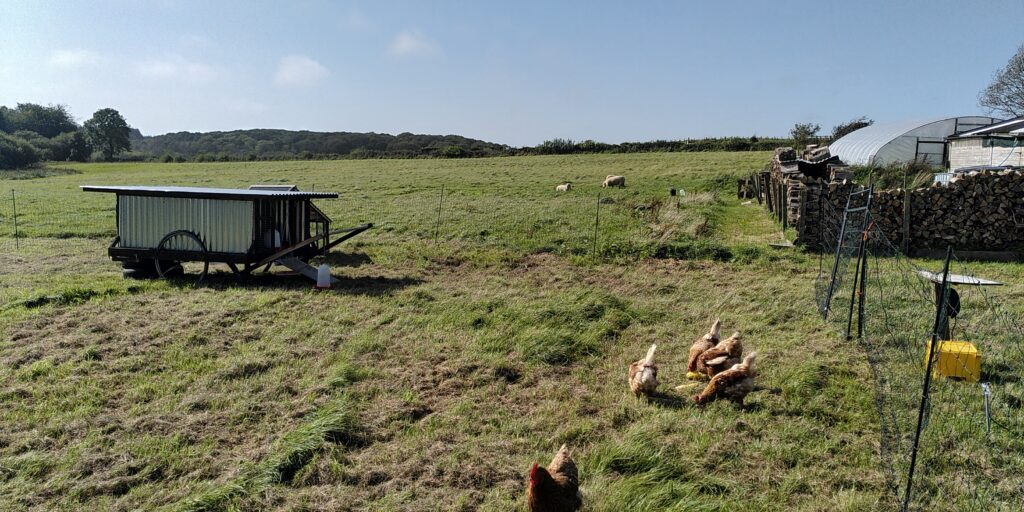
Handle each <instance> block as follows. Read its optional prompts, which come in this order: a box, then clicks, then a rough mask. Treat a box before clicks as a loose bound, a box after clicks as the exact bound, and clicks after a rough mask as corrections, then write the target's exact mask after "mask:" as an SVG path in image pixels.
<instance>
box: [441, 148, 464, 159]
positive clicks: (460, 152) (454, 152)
mask: <svg viewBox="0 0 1024 512" xmlns="http://www.w3.org/2000/svg"><path fill="white" fill-rule="evenodd" d="M441 156H443V157H445V158H465V157H466V156H468V153H467V152H466V150H465V149H462V148H461V147H459V146H445V147H444V148H443V149H442V150H441Z"/></svg>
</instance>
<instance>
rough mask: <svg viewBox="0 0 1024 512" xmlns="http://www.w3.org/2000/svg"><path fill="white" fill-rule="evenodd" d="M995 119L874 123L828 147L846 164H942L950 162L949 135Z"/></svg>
mask: <svg viewBox="0 0 1024 512" xmlns="http://www.w3.org/2000/svg"><path fill="white" fill-rule="evenodd" d="M996 121H997V119H993V118H991V117H983V116H964V117H950V118H945V119H934V120H931V121H906V122H900V123H875V124H873V125H871V126H867V127H865V128H861V129H859V130H857V131H855V132H852V133H850V134H848V135H846V136H845V137H841V138H840V139H838V140H836V141H834V142H832V144H829V146H828V149H829V152H831V153H832V154H833V155H838V156H839V159H840V160H842V161H843V163H846V164H847V165H879V166H882V165H889V164H899V163H905V162H914V161H918V162H926V163H929V164H932V165H935V166H940V165H945V164H946V162H947V161H948V157H947V152H946V138H947V137H949V136H951V135H956V134H959V133H963V132H967V131H971V130H975V129H977V128H981V127H983V126H988V125H991V124H992V123H994V122H996Z"/></svg>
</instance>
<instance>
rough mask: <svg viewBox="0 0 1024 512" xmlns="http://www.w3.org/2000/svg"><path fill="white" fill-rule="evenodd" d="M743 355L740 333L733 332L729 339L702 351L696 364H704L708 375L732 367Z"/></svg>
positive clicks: (711, 375) (712, 375)
mask: <svg viewBox="0 0 1024 512" xmlns="http://www.w3.org/2000/svg"><path fill="white" fill-rule="evenodd" d="M742 355H743V344H742V343H740V333H739V332H734V333H732V336H729V339H726V340H723V341H722V342H720V343H719V344H718V345H715V346H714V347H712V348H709V349H707V350H705V351H704V353H703V354H701V355H700V357H699V358H698V363H697V364H698V365H699V366H700V365H703V366H704V371H705V372H706V373H707V375H708V377H714V376H715V375H717V374H719V373H721V372H723V371H725V370H727V369H729V368H732V367H733V365H736V364H739V362H740V356H742Z"/></svg>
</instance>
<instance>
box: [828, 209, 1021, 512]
mask: <svg viewBox="0 0 1024 512" xmlns="http://www.w3.org/2000/svg"><path fill="white" fill-rule="evenodd" d="M867 225H868V226H869V227H868V229H866V230H865V231H866V233H867V239H866V243H865V245H864V252H863V255H864V258H865V259H866V269H867V271H866V273H865V274H864V278H863V279H859V278H858V279H857V280H856V281H853V280H851V279H846V280H845V281H844V276H846V277H849V276H852V275H856V274H857V272H856V270H857V267H858V265H857V262H858V261H859V260H858V258H857V251H854V254H853V255H847V254H846V252H848V251H849V250H850V249H849V248H848V247H846V244H848V241H847V240H846V239H845V238H843V237H840V236H839V233H838V232H837V233H836V237H835V238H833V239H831V240H834V242H833V243H832V245H833V247H834V246H835V245H837V244H839V245H840V246H841V247H840V249H841V250H840V251H839V252H838V253H835V252H834V253H833V254H832V258H833V260H832V263H833V264H835V262H836V261H839V267H840V269H841V271H840V272H837V276H836V278H835V279H836V282H839V283H840V285H839V286H838V288H837V289H841V290H842V291H841V292H840V293H836V294H835V295H834V296H833V297H832V299H831V301H832V302H831V304H828V306H829V307H830V308H831V309H832V310H833V313H834V314H833V315H831V316H829V317H828V320H829V322H830V323H832V324H833V325H835V327H836V330H837V331H839V332H844V333H846V332H847V331H846V328H847V325H848V324H847V322H850V321H851V320H852V321H853V323H854V325H857V324H858V323H859V332H860V336H859V337H857V336H856V334H857V332H856V331H853V332H851V334H852V335H853V338H854V339H855V342H856V343H857V344H858V345H859V347H860V349H861V351H862V352H863V354H864V355H865V357H866V359H867V362H868V364H869V367H870V369H871V374H872V384H873V387H874V397H875V406H876V410H877V414H878V421H879V429H880V444H879V455H880V462H881V466H882V469H883V473H884V474H885V477H886V482H887V486H888V489H889V492H890V497H891V498H892V503H893V505H894V506H899V507H901V508H903V507H904V506H905V510H951V511H952V510H979V511H981V510H1021V509H1022V508H1024V410H1022V402H1024V386H1022V383H1021V376H1022V374H1024V330H1022V328H1021V324H1020V322H1019V320H1018V318H1019V314H1020V312H1019V311H1011V310H1008V309H1007V308H1006V307H1005V306H1004V305H1003V304H1001V302H1000V301H999V300H998V297H999V287H998V286H979V285H976V284H959V282H960V281H964V282H967V283H978V282H980V281H977V279H979V278H982V279H983V278H985V276H979V275H977V273H976V272H975V270H974V268H973V267H974V266H975V264H972V263H969V262H966V261H963V260H961V259H958V258H956V255H955V252H954V253H952V254H953V258H952V260H951V262H950V268H949V273H950V275H951V276H954V277H953V278H952V279H953V281H954V282H953V283H952V284H950V289H951V290H952V291H951V292H949V295H948V296H947V297H946V298H945V301H944V302H943V299H942V297H943V293H942V289H941V285H939V286H938V287H937V286H936V284H935V283H934V282H933V281H931V280H929V279H926V278H925V276H926V275H928V274H926V272H931V273H933V274H931V275H930V276H931V277H934V275H936V274H937V275H938V279H941V277H942V272H941V270H942V269H941V267H940V268H923V267H922V266H921V265H919V264H918V263H917V262H915V261H913V260H911V259H909V258H907V257H906V256H904V255H903V254H901V253H900V251H899V250H898V249H897V247H896V246H895V245H894V244H892V243H891V242H890V241H889V240H888V239H886V237H885V235H884V234H882V232H881V231H880V230H878V229H877V228H875V227H874V226H873V225H871V224H870V219H868V224H867ZM858 236H863V235H862V233H858ZM837 254H838V257H837V256H836V255H837ZM929 265H936V266H940V264H937V263H931V264H929ZM825 266H827V265H825ZM861 268H863V267H861ZM842 269H845V270H842ZM821 274H822V273H821V272H819V281H827V280H828V279H829V278H830V276H829V275H825V276H822V275H821ZM825 286H827V284H819V285H818V286H816V289H818V288H823V287H825ZM861 287H863V288H862V289H863V292H864V293H863V301H862V302H861V300H860V298H861V297H860V295H859V293H858V291H859V290H860V289H861ZM818 300H819V308H821V302H820V301H821V300H823V299H822V297H821V295H820V291H819V295H818ZM861 303H862V304H863V306H862V307H863V312H861ZM942 305H944V307H942V308H941V311H947V312H949V313H948V317H947V322H945V324H947V325H948V332H946V331H947V329H943V328H942V326H943V324H944V322H942V321H941V320H940V321H939V323H938V329H936V327H937V326H936V317H937V313H938V312H939V306H942ZM840 311H841V312H842V313H844V314H836V313H838V312H840ZM933 333H934V335H935V337H936V339H937V340H939V343H937V344H936V345H937V346H938V347H937V350H936V351H935V354H934V355H932V356H931V358H930V359H931V361H930V362H931V375H932V378H930V379H926V374H927V373H928V372H927V368H926V366H927V365H928V363H929V346H930V344H931V340H932V338H933ZM947 340H948V341H947ZM964 343H969V344H970V345H966V344H964ZM974 350H976V353H975V352H974ZM919 419H920V422H919ZM919 424H920V432H919V430H918V427H919ZM915 438H918V441H917V443H916V444H915ZM915 457H916V460H915ZM912 466H913V468H914V469H913V479H912V481H911V479H910V476H911V467H912ZM908 487H909V488H908Z"/></svg>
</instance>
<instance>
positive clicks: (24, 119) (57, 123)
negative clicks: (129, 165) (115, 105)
mask: <svg viewBox="0 0 1024 512" xmlns="http://www.w3.org/2000/svg"><path fill="white" fill-rule="evenodd" d="M129 133H130V128H129V127H128V123H127V122H126V121H125V120H124V118H123V117H121V114H120V113H118V112H117V111H116V110H114V109H111V108H105V109H101V110H98V111H96V113H95V114H93V117H92V118H91V119H89V120H88V121H86V122H85V124H84V125H83V126H79V125H78V123H76V122H75V119H74V118H73V117H72V116H71V114H70V112H68V109H67V107H65V106H64V105H48V106H43V105H36V104H34V103H19V104H18V105H17V106H15V107H14V108H8V107H6V106H0V169H17V168H22V167H30V166H32V165H35V164H37V163H38V162H40V161H64V162H66V161H76V162H85V161H88V160H90V159H93V158H94V152H95V153H96V155H95V158H96V159H102V160H107V161H109V160H112V159H113V158H114V157H115V156H117V155H118V154H120V153H122V152H124V151H127V150H128V149H130V147H131V145H130V142H129V140H128V137H129Z"/></svg>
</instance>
